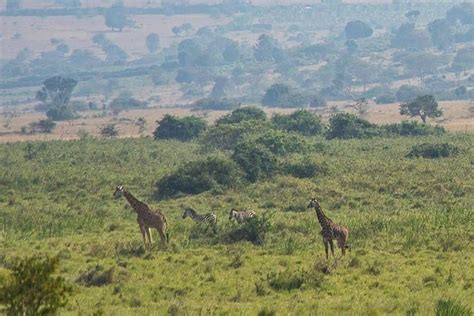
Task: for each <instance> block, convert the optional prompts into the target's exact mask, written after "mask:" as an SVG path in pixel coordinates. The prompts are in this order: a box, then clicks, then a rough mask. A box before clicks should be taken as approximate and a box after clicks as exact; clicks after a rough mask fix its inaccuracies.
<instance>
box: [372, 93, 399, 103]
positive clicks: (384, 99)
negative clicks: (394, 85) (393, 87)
mask: <svg viewBox="0 0 474 316" xmlns="http://www.w3.org/2000/svg"><path fill="white" fill-rule="evenodd" d="M396 101H397V98H396V97H395V95H394V94H392V93H386V94H382V95H379V96H377V97H376V98H375V102H376V103H377V104H387V103H395V102H396Z"/></svg>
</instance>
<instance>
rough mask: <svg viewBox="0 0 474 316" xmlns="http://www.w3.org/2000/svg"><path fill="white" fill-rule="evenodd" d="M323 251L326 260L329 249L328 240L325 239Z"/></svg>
mask: <svg viewBox="0 0 474 316" xmlns="http://www.w3.org/2000/svg"><path fill="white" fill-rule="evenodd" d="M324 251H325V252H326V260H328V259H329V253H328V251H329V249H328V241H327V240H326V239H324Z"/></svg>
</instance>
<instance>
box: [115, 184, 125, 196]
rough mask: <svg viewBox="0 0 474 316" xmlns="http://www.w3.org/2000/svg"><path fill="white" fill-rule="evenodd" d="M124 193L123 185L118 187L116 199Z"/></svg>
mask: <svg viewBox="0 0 474 316" xmlns="http://www.w3.org/2000/svg"><path fill="white" fill-rule="evenodd" d="M123 191H125V189H124V187H123V185H117V187H116V188H115V192H114V197H119V196H120V195H122V193H123Z"/></svg>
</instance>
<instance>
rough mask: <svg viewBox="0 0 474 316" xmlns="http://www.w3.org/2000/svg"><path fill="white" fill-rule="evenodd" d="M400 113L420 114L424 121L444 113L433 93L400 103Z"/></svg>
mask: <svg viewBox="0 0 474 316" xmlns="http://www.w3.org/2000/svg"><path fill="white" fill-rule="evenodd" d="M400 114H401V115H407V116H410V117H415V116H419V117H420V118H421V120H422V121H423V123H426V118H428V117H440V116H441V115H443V112H442V111H441V109H439V105H438V102H436V99H435V98H434V97H433V96H432V95H429V94H427V95H422V96H419V97H417V98H416V99H415V100H413V101H411V102H408V103H403V104H401V105H400Z"/></svg>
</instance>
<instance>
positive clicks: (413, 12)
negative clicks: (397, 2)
mask: <svg viewBox="0 0 474 316" xmlns="http://www.w3.org/2000/svg"><path fill="white" fill-rule="evenodd" d="M419 16H420V11H418V10H410V11H408V12H407V13H405V17H406V18H407V19H408V20H410V21H411V22H413V23H414V22H416V20H417V19H418V17H419Z"/></svg>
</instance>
